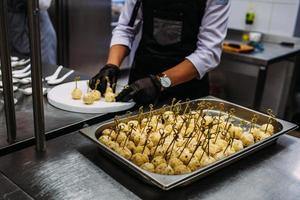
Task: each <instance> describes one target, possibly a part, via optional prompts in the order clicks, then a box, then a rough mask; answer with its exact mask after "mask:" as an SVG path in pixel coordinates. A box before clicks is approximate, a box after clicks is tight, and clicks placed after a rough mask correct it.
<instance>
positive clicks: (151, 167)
mask: <svg viewBox="0 0 300 200" xmlns="http://www.w3.org/2000/svg"><path fill="white" fill-rule="evenodd" d="M141 168H142V169H144V170H146V171H148V172H154V171H155V166H154V165H153V164H152V163H149V162H147V163H144V164H142V165H141Z"/></svg>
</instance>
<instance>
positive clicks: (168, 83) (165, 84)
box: [160, 77, 171, 88]
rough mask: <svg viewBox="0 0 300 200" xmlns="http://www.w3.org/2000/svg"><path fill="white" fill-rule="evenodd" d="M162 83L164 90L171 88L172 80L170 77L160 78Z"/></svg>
mask: <svg viewBox="0 0 300 200" xmlns="http://www.w3.org/2000/svg"><path fill="white" fill-rule="evenodd" d="M160 83H161V85H162V86H163V87H164V88H168V87H170V86H171V80H170V79H169V78H168V77H160Z"/></svg>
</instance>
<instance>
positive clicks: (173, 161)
mask: <svg viewBox="0 0 300 200" xmlns="http://www.w3.org/2000/svg"><path fill="white" fill-rule="evenodd" d="M168 164H169V165H170V166H171V167H172V168H174V167H176V166H178V165H183V162H182V161H181V160H179V159H178V158H175V157H173V158H170V160H169V162H168Z"/></svg>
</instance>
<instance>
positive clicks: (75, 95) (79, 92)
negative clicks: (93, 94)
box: [71, 88, 82, 100]
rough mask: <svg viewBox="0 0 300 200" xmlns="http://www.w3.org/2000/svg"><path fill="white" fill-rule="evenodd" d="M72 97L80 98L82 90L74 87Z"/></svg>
mask: <svg viewBox="0 0 300 200" xmlns="http://www.w3.org/2000/svg"><path fill="white" fill-rule="evenodd" d="M71 96H72V99H74V100H80V99H81V96H82V92H81V90H80V89H79V88H75V89H74V90H73V91H72V93H71Z"/></svg>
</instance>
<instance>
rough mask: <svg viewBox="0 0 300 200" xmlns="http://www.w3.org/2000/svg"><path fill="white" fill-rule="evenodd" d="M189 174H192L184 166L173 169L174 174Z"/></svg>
mask: <svg viewBox="0 0 300 200" xmlns="http://www.w3.org/2000/svg"><path fill="white" fill-rule="evenodd" d="M191 172H192V171H191V169H190V168H189V167H187V166H186V165H178V166H176V167H174V174H187V173H191Z"/></svg>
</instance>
